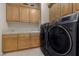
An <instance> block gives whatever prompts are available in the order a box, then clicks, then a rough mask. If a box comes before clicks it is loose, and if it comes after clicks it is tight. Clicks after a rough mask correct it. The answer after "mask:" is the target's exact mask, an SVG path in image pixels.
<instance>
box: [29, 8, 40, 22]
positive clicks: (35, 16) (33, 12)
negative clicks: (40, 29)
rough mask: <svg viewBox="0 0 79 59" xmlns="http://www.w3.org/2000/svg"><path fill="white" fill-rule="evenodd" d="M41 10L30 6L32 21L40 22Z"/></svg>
mask: <svg viewBox="0 0 79 59" xmlns="http://www.w3.org/2000/svg"><path fill="white" fill-rule="evenodd" d="M39 20H40V10H38V9H33V8H30V23H39Z"/></svg>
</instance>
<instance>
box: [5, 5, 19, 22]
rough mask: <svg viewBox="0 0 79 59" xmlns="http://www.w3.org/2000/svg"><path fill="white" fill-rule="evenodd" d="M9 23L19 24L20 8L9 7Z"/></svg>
mask: <svg viewBox="0 0 79 59" xmlns="http://www.w3.org/2000/svg"><path fill="white" fill-rule="evenodd" d="M6 12H7V15H6V16H7V21H8V22H17V21H19V7H18V6H13V5H7V11H6Z"/></svg>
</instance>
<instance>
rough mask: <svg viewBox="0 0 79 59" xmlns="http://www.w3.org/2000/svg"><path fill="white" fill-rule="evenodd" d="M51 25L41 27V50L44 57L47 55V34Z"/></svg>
mask: <svg viewBox="0 0 79 59" xmlns="http://www.w3.org/2000/svg"><path fill="white" fill-rule="evenodd" d="M48 28H49V23H45V24H42V25H41V27H40V43H41V44H40V48H41V51H42V52H43V53H44V55H47V54H48V53H47V51H46V46H47V45H46V43H47V33H48Z"/></svg>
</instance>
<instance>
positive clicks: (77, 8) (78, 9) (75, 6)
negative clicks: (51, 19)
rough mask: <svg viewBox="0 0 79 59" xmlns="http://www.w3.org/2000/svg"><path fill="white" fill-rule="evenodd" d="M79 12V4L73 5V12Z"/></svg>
mask: <svg viewBox="0 0 79 59" xmlns="http://www.w3.org/2000/svg"><path fill="white" fill-rule="evenodd" d="M76 11H79V3H73V12H76Z"/></svg>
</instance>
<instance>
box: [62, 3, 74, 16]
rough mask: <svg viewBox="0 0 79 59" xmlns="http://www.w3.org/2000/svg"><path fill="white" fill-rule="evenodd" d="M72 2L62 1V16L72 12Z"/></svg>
mask: <svg viewBox="0 0 79 59" xmlns="http://www.w3.org/2000/svg"><path fill="white" fill-rule="evenodd" d="M72 12H73V11H72V3H61V16H65V15H68V14H70V13H72Z"/></svg>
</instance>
